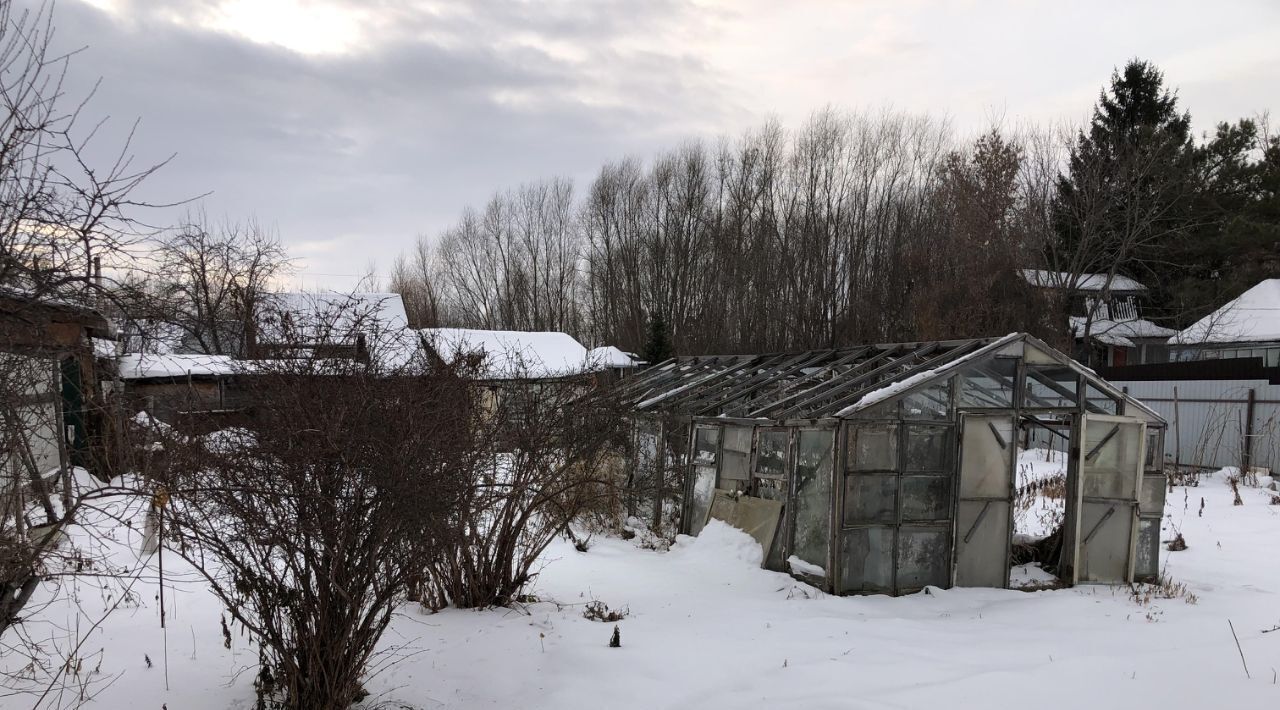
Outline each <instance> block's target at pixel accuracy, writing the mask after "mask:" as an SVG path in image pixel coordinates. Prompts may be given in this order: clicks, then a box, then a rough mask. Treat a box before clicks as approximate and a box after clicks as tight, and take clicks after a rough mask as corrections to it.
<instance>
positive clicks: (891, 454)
mask: <svg viewBox="0 0 1280 710" xmlns="http://www.w3.org/2000/svg"><path fill="white" fill-rule="evenodd" d="M849 468H850V470H853V471H894V470H897V468H898V427H897V425H896V424H856V425H851V426H850V427H849Z"/></svg>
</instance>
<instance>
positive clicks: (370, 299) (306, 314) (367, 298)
mask: <svg viewBox="0 0 1280 710" xmlns="http://www.w3.org/2000/svg"><path fill="white" fill-rule="evenodd" d="M257 325H258V333H257V338H258V342H259V343H267V344H291V343H326V344H334V345H351V346H354V345H355V344H356V342H357V340H358V338H359V336H363V337H364V341H365V347H367V348H368V349H369V354H370V358H371V359H372V360H373V361H375V362H377V363H378V364H380V365H382V366H385V367H389V368H398V367H402V366H404V365H406V364H408V363H409V361H410V360H411V359H412V358H413V356H414V354H415V353H416V352H417V347H418V341H417V337H416V336H415V334H414V333H413V331H411V330H410V329H409V318H408V316H407V315H406V313H405V309H404V300H403V299H401V298H400V294H398V293H340V292H336V291H320V292H312V293H308V292H284V293H274V294H271V295H270V296H268V297H267V299H266V300H265V303H264V304H263V307H262V308H261V309H260V312H259V316H258V318H257Z"/></svg>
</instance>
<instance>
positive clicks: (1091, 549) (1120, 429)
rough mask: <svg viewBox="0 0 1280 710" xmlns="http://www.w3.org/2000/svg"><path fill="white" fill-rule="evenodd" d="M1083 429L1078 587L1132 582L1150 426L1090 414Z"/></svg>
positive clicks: (1079, 450)
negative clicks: (1144, 456) (1144, 451)
mask: <svg viewBox="0 0 1280 710" xmlns="http://www.w3.org/2000/svg"><path fill="white" fill-rule="evenodd" d="M1081 428H1082V429H1083V431H1082V432H1081V434H1080V441H1081V445H1080V447H1079V448H1077V449H1076V451H1075V452H1074V453H1075V455H1076V456H1077V457H1078V458H1077V460H1076V466H1077V470H1078V471H1079V472H1080V475H1079V479H1080V482H1079V495H1080V498H1079V500H1080V505H1079V506H1077V508H1076V511H1077V512H1076V515H1077V518H1076V526H1075V529H1076V564H1075V577H1076V579H1075V581H1076V582H1101V583H1104V584H1119V583H1123V582H1131V581H1133V564H1134V546H1135V544H1136V541H1137V533H1138V492H1139V488H1140V486H1141V483H1142V463H1143V450H1144V447H1145V444H1146V438H1147V437H1146V424H1145V423H1144V422H1142V421H1141V420H1139V419H1134V418H1132V417H1115V416H1108V415H1102V414H1086V415H1084V418H1083V421H1082V423H1081Z"/></svg>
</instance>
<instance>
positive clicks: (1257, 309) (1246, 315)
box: [1174, 279, 1280, 345]
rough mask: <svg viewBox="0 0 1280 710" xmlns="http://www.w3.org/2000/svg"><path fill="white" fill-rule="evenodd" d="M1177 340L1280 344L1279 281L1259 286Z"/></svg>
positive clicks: (1199, 322) (1246, 292) (1263, 283)
mask: <svg viewBox="0 0 1280 710" xmlns="http://www.w3.org/2000/svg"><path fill="white" fill-rule="evenodd" d="M1174 340H1175V341H1176V342H1178V343H1182V344H1186V345H1191V344H1200V343H1211V344H1217V343H1262V342H1275V341H1280V279H1267V280H1265V281H1262V282H1260V283H1258V284H1257V285H1256V286H1254V287H1253V288H1251V289H1249V290H1248V291H1245V292H1244V293H1242V294H1240V296H1239V297H1238V298H1236V299H1235V300H1233V301H1231V302H1230V303H1228V304H1227V305H1225V306H1223V307H1222V308H1219V309H1218V310H1216V311H1214V312H1213V313H1210V314H1209V315H1207V316H1205V317H1204V318H1201V319H1200V320H1198V321H1196V322H1195V323H1193V324H1192V325H1191V326H1190V327H1189V328H1187V329H1186V330H1184V331H1182V332H1181V333H1178V335H1177V336H1176V337H1175V338H1174Z"/></svg>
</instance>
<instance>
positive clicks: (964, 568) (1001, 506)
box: [955, 414, 1016, 587]
mask: <svg viewBox="0 0 1280 710" xmlns="http://www.w3.org/2000/svg"><path fill="white" fill-rule="evenodd" d="M961 426H962V427H963V431H962V434H961V439H960V487H959V488H960V494H959V498H960V500H959V504H958V509H957V510H956V568H955V586H957V587H1005V586H1007V585H1008V583H1009V543H1010V537H1011V536H1010V528H1009V524H1010V517H1009V513H1010V507H1011V501H1012V497H1013V462H1014V450H1015V447H1016V440H1015V439H1014V426H1013V417H1012V416H1010V415H1007V414H966V415H965V416H964V417H963V421H962V424H961Z"/></svg>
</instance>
